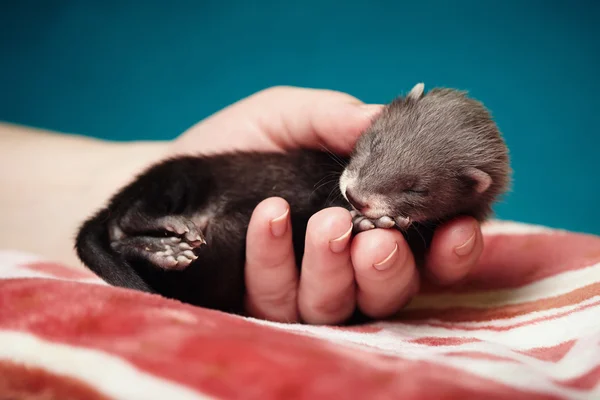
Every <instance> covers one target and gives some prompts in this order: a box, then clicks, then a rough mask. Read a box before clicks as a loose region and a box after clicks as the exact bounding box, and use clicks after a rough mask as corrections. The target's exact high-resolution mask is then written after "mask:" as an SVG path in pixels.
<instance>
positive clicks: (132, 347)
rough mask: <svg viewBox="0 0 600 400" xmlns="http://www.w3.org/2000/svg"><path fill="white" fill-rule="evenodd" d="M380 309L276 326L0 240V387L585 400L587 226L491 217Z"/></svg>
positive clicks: (595, 345) (597, 326) (599, 242)
mask: <svg viewBox="0 0 600 400" xmlns="http://www.w3.org/2000/svg"><path fill="white" fill-rule="evenodd" d="M484 229H485V230H484V232H485V241H486V247H485V251H484V254H483V256H482V259H481V263H480V264H479V266H478V267H477V268H476V270H475V271H473V273H472V274H471V275H470V276H469V277H468V279H467V280H466V281H465V282H464V283H463V284H461V285H460V286H457V287H453V288H452V289H451V290H445V291H441V290H439V289H436V288H432V287H427V288H425V289H424V291H423V293H422V294H421V295H419V296H418V297H417V298H416V299H414V301H413V302H412V303H411V304H410V305H409V306H408V307H407V308H406V309H405V310H403V311H402V312H401V313H400V314H399V315H398V316H397V317H396V318H394V320H391V321H387V322H379V323H373V324H370V325H367V326H361V327H349V328H339V327H321V326H303V325H295V324H294V325H286V324H277V323H270V322H264V321H258V320H254V319H248V318H241V317H235V316H230V315H226V314H222V313H219V312H215V311H211V310H205V309H201V308H197V307H191V306H189V305H185V304H181V303H179V302H176V301H172V300H168V299H164V298H161V297H159V296H154V295H148V294H145V293H139V292H135V291H130V290H124V289H120V288H113V287H110V286H108V285H106V284H104V283H103V282H101V281H100V280H99V279H97V278H96V277H95V276H93V275H91V274H90V273H87V272H83V271H79V270H73V269H69V268H66V267H64V266H61V265H54V264H51V263H47V262H44V260H40V259H38V258H36V257H34V256H30V255H27V254H21V253H16V252H12V251H4V252H0V275H1V276H0V278H3V279H0V399H86V400H88V399H89V400H93V399H127V400H136V399H140V400H151V399H161V400H163V399H169V400H175V399H212V398H220V399H333V398H337V397H339V398H343V399H418V400H420V399H510V400H516V399H531V400H535V399H600V238H599V237H596V236H590V235H583V234H576V233H572V232H563V231H558V230H551V229H546V228H543V227H537V226H530V225H524V224H516V223H508V222H498V221H494V222H492V223H490V224H488V225H486V226H485V228H484Z"/></svg>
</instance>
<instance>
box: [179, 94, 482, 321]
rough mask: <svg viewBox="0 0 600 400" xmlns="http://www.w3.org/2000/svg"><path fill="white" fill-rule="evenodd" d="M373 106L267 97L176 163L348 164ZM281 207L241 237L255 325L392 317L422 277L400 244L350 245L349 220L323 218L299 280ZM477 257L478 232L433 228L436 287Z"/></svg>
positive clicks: (397, 238) (431, 264)
mask: <svg viewBox="0 0 600 400" xmlns="http://www.w3.org/2000/svg"><path fill="white" fill-rule="evenodd" d="M380 110H381V106H380V105H366V104H363V103H361V102H360V101H359V100H358V99H356V98H354V97H352V96H350V95H348V94H345V93H340V92H335V91H327V90H312V89H301V88H293V87H277V88H272V89H267V90H264V91H262V92H259V93H257V94H255V95H252V96H250V97H248V98H246V99H244V100H241V101H239V102H237V103H235V104H233V105H232V106H230V107H227V108H225V109H224V110H222V111H220V112H218V113H216V114H214V115H213V116H211V117H209V118H207V119H205V120H204V121H201V122H200V123H198V124H196V125H195V126H193V127H192V128H190V129H189V130H188V131H186V132H185V133H184V134H183V135H181V136H180V137H179V138H178V139H177V140H175V141H174V142H173V147H172V150H173V152H176V153H198V152H201V153H206V154H208V153H215V152H222V151H230V150H235V149H238V150H262V151H268V150H277V151H285V150H289V149H293V148H299V147H307V148H317V149H318V148H322V147H325V148H327V149H328V150H330V151H332V152H335V153H340V154H347V153H348V152H349V151H350V150H351V149H352V147H353V145H354V142H355V141H356V139H357V138H358V136H359V135H360V134H361V133H362V132H363V131H364V130H365V129H366V128H367V127H368V126H369V125H370V123H371V118H372V117H373V116H375V115H376V114H377V113H378V112H379V111H380ZM290 224H291V222H290V220H289V205H288V203H287V202H286V201H285V200H284V199H281V198H270V199H265V200H264V201H263V202H261V203H260V204H259V205H258V206H257V207H256V209H255V210H254V213H253V215H252V219H251V221H250V225H249V228H248V235H247V251H246V268H245V271H246V286H247V302H246V304H247V310H248V313H249V314H250V315H252V316H254V317H257V318H263V319H268V320H273V321H284V322H298V321H303V322H306V323H311V324H337V323H341V322H343V321H345V320H346V319H347V318H349V317H350V316H351V314H352V313H353V311H354V309H355V307H359V308H360V310H361V311H362V312H363V313H364V314H366V315H367V316H369V317H372V318H382V317H386V316H389V315H391V314H393V313H395V312H397V311H399V310H400V309H401V308H402V306H403V305H405V304H406V303H407V302H408V301H409V300H410V299H411V298H412V296H414V295H415V294H416V293H417V291H418V289H419V287H420V281H421V279H422V278H423V277H421V276H420V275H419V274H418V272H417V270H416V268H415V261H414V258H413V255H412V253H411V251H410V249H409V247H408V245H407V243H406V241H405V240H404V238H403V236H402V234H401V233H400V232H398V231H397V230H394V229H373V230H369V231H366V232H362V233H360V234H358V235H356V236H355V238H354V239H353V240H351V227H352V222H351V216H350V212H349V211H348V210H345V209H342V208H337V207H335V208H329V209H325V210H322V211H320V212H318V213H317V214H315V215H314V216H313V217H312V218H311V219H310V221H309V224H308V229H307V235H306V248H305V253H304V257H303V262H302V264H303V265H302V271H301V274H299V273H298V270H297V268H296V265H295V260H294V254H293V247H292V238H291V228H290ZM482 250H483V238H482V235H481V230H480V226H479V224H478V223H477V221H475V220H474V219H473V218H470V217H461V218H458V219H456V220H453V221H451V222H449V223H446V224H445V225H443V226H441V227H439V228H438V229H437V231H436V232H435V234H434V238H433V241H432V244H431V248H430V251H429V254H428V256H427V258H426V263H425V270H426V274H427V276H428V277H429V278H430V279H432V280H433V281H434V282H436V283H438V284H452V283H455V282H457V281H459V280H461V279H462V278H463V277H464V276H465V275H466V274H467V273H468V272H469V270H470V269H471V268H472V267H474V265H475V263H476V262H477V260H478V258H479V256H480V254H481V252H482Z"/></svg>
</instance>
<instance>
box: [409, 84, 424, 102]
mask: <svg viewBox="0 0 600 400" xmlns="http://www.w3.org/2000/svg"><path fill="white" fill-rule="evenodd" d="M424 91H425V84H424V83H417V84H416V85H415V86H414V87H413V88H412V89H411V90H410V92H408V94H407V95H406V99H407V100H411V101H417V100H419V99H420V98H421V97H423V92H424Z"/></svg>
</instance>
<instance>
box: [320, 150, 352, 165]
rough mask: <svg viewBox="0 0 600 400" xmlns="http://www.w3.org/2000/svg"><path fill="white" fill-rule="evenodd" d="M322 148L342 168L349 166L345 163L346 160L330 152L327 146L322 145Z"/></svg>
mask: <svg viewBox="0 0 600 400" xmlns="http://www.w3.org/2000/svg"><path fill="white" fill-rule="evenodd" d="M321 148H323V150H325V152H326V153H327V154H329V155H330V156H331V159H332V160H333V161H335V162H336V163H337V164H338V165H339V166H340V167H342V168H346V167H347V166H348V164H347V163H345V162H344V160H342V159H341V158H340V157H339V156H338V155H337V154H335V153H334V152H333V151H331V150H329V149H328V148H327V146H325V145H324V144H321Z"/></svg>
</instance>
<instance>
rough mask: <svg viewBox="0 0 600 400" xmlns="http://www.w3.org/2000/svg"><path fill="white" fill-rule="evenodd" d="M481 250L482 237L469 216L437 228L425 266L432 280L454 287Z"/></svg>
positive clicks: (476, 224) (469, 268)
mask: <svg viewBox="0 0 600 400" xmlns="http://www.w3.org/2000/svg"><path fill="white" fill-rule="evenodd" d="M482 251H483V235H482V234H481V227H480V225H479V223H478V222H477V221H476V220H475V219H474V218H472V217H460V218H457V219H455V220H453V221H451V222H449V223H447V224H445V225H443V226H440V227H439V228H438V229H437V230H436V232H435V234H434V236H433V240H432V242H431V246H430V250H429V254H428V255H427V257H426V261H425V265H426V268H427V271H428V275H429V277H430V279H431V280H432V281H434V282H435V283H438V284H443V285H445V284H453V283H457V282H458V281H460V280H461V279H463V278H464V277H465V276H466V275H467V274H468V273H469V271H470V270H471V269H472V268H473V267H475V265H476V263H477V261H478V260H479V257H480V256H481V253H482Z"/></svg>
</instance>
